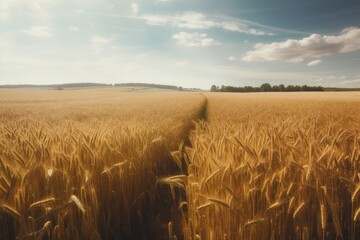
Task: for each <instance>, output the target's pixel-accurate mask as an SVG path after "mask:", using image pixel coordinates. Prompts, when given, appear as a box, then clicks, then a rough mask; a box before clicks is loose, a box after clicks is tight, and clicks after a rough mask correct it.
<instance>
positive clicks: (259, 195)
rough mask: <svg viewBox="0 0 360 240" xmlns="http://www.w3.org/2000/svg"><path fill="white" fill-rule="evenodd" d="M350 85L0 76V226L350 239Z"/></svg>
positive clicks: (72, 235) (353, 197)
mask: <svg viewBox="0 0 360 240" xmlns="http://www.w3.org/2000/svg"><path fill="white" fill-rule="evenodd" d="M359 162H360V94H359V93H259V94H226V93H203V94H201V93H195V92H194V93H193V92H175V91H163V92H160V91H159V92H156V91H155V92H153V91H143V92H141V91H139V92H136V91H134V92H126V91H117V90H104V89H78V90H65V91H56V90H28V89H16V90H10V89H0V239H204V240H205V239H214V240H217V239H336V238H337V239H359V238H360V224H359V221H360V174H359V173H360V172H359V168H360V165H359Z"/></svg>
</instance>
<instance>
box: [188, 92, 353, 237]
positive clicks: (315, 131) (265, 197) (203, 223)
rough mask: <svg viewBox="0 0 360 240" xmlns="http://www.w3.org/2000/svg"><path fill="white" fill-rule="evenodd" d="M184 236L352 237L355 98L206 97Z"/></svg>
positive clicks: (192, 153) (192, 155) (194, 137)
mask: <svg viewBox="0 0 360 240" xmlns="http://www.w3.org/2000/svg"><path fill="white" fill-rule="evenodd" d="M207 97H208V121H207V122H200V123H199V124H197V127H196V129H195V130H194V131H193V132H192V133H191V136H190V139H191V142H192V148H187V150H186V156H187V158H188V160H187V162H188V163H189V166H188V174H189V175H188V182H187V186H186V195H187V205H188V217H187V218H186V219H184V233H185V237H186V239H359V238H360V227H359V220H360V194H359V193H360V183H359V182H360V174H359V173H360V172H359V167H360V165H359V163H360V128H359V127H360V94H358V93H322V94H319V93H292V94H289V93H281V94H276V93H269V94H237V95H234V94H208V95H207Z"/></svg>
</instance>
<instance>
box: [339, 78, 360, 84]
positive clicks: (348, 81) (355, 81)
mask: <svg viewBox="0 0 360 240" xmlns="http://www.w3.org/2000/svg"><path fill="white" fill-rule="evenodd" d="M349 83H360V79H355V80H346V81H342V82H339V84H349Z"/></svg>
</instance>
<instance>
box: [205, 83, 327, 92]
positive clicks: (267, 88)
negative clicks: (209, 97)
mask: <svg viewBox="0 0 360 240" xmlns="http://www.w3.org/2000/svg"><path fill="white" fill-rule="evenodd" d="M210 91H211V92H302V91H304V92H311V91H313V92H319V91H325V88H323V87H321V86H307V85H302V86H299V85H288V86H285V85H284V84H280V85H274V86H271V85H270V84H269V83H264V84H262V85H261V86H260V87H252V86H245V87H233V86H224V85H222V86H221V87H219V86H216V85H212V86H211V89H210Z"/></svg>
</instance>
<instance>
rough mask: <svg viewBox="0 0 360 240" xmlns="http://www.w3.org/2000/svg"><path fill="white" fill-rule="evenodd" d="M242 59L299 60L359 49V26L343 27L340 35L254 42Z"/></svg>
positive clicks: (253, 60)
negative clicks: (264, 42) (253, 45)
mask: <svg viewBox="0 0 360 240" xmlns="http://www.w3.org/2000/svg"><path fill="white" fill-rule="evenodd" d="M254 48H255V49H254V50H252V51H249V52H247V53H246V55H245V56H244V57H243V60H244V61H246V62H255V61H286V62H301V61H303V60H304V59H305V58H318V57H323V56H329V55H334V54H337V53H348V52H354V51H358V50H360V28H345V29H344V30H342V32H341V34H340V35H337V36H327V35H323V36H321V35H319V34H312V35H310V36H309V37H306V38H303V39H300V40H294V39H288V40H286V41H283V42H273V43H269V44H262V43H261V44H256V45H255V47H254Z"/></svg>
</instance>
